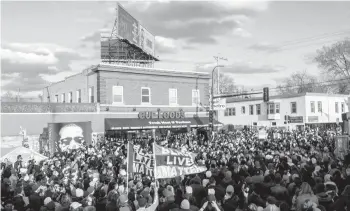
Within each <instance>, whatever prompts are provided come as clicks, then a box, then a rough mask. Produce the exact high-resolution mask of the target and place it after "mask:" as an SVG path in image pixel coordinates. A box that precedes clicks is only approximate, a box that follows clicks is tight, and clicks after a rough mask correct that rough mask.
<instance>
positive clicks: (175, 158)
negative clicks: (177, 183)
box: [154, 144, 207, 179]
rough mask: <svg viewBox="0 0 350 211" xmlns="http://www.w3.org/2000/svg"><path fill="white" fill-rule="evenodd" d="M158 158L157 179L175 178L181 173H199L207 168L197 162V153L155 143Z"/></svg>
mask: <svg viewBox="0 0 350 211" xmlns="http://www.w3.org/2000/svg"><path fill="white" fill-rule="evenodd" d="M154 153H155V158H156V171H155V172H156V175H155V178H156V179H163V178H173V177H177V176H181V175H189V174H197V173H201V172H204V171H206V170H207V168H206V167H205V166H198V165H196V164H195V157H196V154H195V153H191V152H181V151H180V150H175V149H169V148H165V147H162V146H159V145H157V144H155V145H154Z"/></svg>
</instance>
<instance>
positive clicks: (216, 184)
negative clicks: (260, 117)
mask: <svg viewBox="0 0 350 211" xmlns="http://www.w3.org/2000/svg"><path fill="white" fill-rule="evenodd" d="M269 134H270V135H269V136H268V137H267V138H266V139H263V140H261V139H259V137H258V132H257V131H253V130H248V129H245V130H241V131H235V132H225V133H224V132H219V133H216V134H214V135H209V136H208V135H205V134H203V133H200V135H198V134H193V133H187V134H177V135H174V136H170V137H169V136H168V137H167V138H166V140H160V139H157V140H153V139H147V140H145V139H134V140H131V141H132V142H133V143H134V144H135V145H139V146H140V147H141V148H142V149H144V150H146V151H148V152H149V153H152V147H151V146H152V144H153V143H154V142H156V143H159V144H162V145H163V146H167V147H171V148H176V149H181V150H185V151H191V152H195V153H197V157H196V162H197V163H198V165H206V167H207V171H205V172H202V173H199V174H195V175H181V176H179V177H176V178H169V179H159V180H155V179H154V178H151V177H149V176H147V175H136V176H135V177H132V178H130V177H128V174H127V142H128V141H127V140H118V139H110V138H109V139H105V141H103V142H101V143H98V144H97V145H96V146H94V147H92V146H85V147H82V148H80V149H75V150H69V151H68V152H64V153H56V154H54V155H52V156H51V157H50V158H49V159H47V160H44V161H41V162H38V163H36V162H35V161H33V160H31V161H23V160H22V158H21V156H18V159H17V161H16V162H15V163H10V162H3V163H2V164H1V170H2V171H1V206H2V210H6V211H10V210H17V211H46V210H48V211H66V210H67V211H119V210H120V211H155V210H159V211H198V210H199V211H235V210H242V211H257V210H262V211H289V210H295V211H319V210H321V211H334V210H336V211H342V210H348V209H349V210H350V167H349V168H348V158H347V156H345V158H344V159H339V158H338V157H337V156H335V155H334V150H335V141H334V139H335V136H336V132H333V131H313V130H308V129H306V130H304V131H291V132H286V131H276V130H275V131H269ZM271 134H272V135H271Z"/></svg>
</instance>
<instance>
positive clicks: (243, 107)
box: [219, 93, 349, 129]
mask: <svg viewBox="0 0 350 211" xmlns="http://www.w3.org/2000/svg"><path fill="white" fill-rule="evenodd" d="M348 98H349V95H337V94H334V95H333V94H332V95H331V94H319V93H303V94H295V95H278V96H270V100H269V101H268V102H263V98H262V97H261V98H248V99H227V100H226V101H227V104H226V110H225V111H221V112H220V113H219V120H220V122H222V123H224V124H232V125H240V126H266V127H289V128H291V129H293V128H297V127H302V126H305V125H320V124H321V125H325V124H337V123H341V122H342V113H345V112H348V111H349V108H348Z"/></svg>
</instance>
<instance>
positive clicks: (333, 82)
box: [252, 78, 350, 91]
mask: <svg viewBox="0 0 350 211" xmlns="http://www.w3.org/2000/svg"><path fill="white" fill-rule="evenodd" d="M346 80H349V81H350V78H342V79H336V80H331V81H322V82H313V83H306V84H303V85H292V86H277V87H274V88H269V90H278V89H285V88H299V87H301V86H308V85H323V86H334V85H337V84H339V83H335V82H340V81H346ZM327 83H331V84H328V85H327ZM252 91H259V89H255V90H252Z"/></svg>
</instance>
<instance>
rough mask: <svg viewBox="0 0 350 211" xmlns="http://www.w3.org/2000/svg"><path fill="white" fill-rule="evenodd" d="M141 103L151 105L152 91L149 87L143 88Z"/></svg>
mask: <svg viewBox="0 0 350 211" xmlns="http://www.w3.org/2000/svg"><path fill="white" fill-rule="evenodd" d="M141 103H151V89H150V88H148V87H142V88H141Z"/></svg>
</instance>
